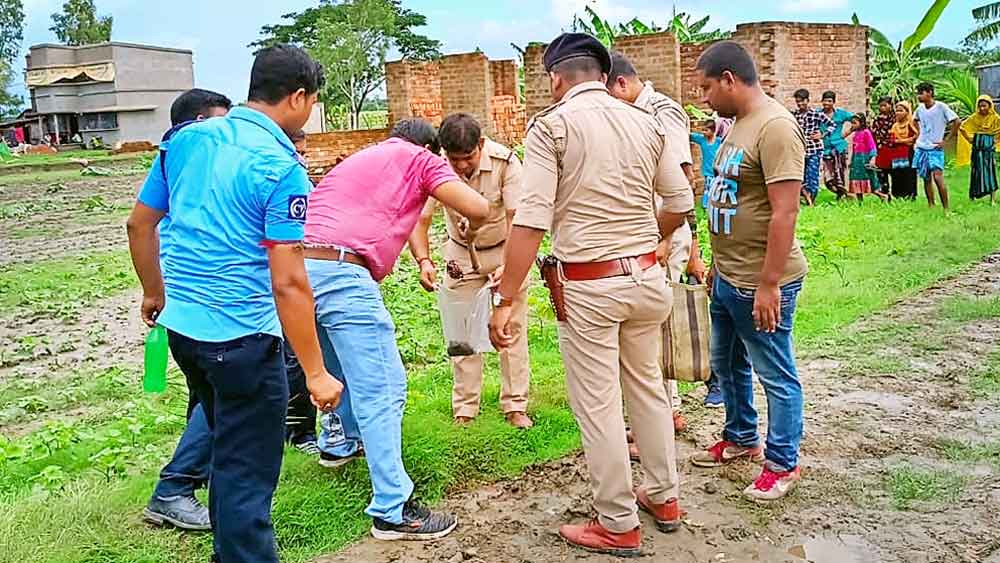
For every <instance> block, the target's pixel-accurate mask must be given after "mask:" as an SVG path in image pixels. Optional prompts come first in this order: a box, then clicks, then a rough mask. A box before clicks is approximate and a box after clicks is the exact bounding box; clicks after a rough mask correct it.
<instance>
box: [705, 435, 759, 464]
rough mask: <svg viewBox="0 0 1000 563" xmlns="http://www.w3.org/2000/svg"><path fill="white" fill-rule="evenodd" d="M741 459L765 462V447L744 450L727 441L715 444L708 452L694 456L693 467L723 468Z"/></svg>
mask: <svg viewBox="0 0 1000 563" xmlns="http://www.w3.org/2000/svg"><path fill="white" fill-rule="evenodd" d="M741 459H749V460H750V461H753V462H761V461H764V446H757V447H756V448H744V447H743V446H737V445H736V444H734V443H732V442H727V441H725V440H723V441H721V442H719V443H718V444H715V445H714V446H712V447H711V448H708V449H707V450H705V451H703V452H700V453H697V454H694V456H692V457H691V465H695V466H697V467H722V466H723V465H726V464H727V463H732V462H734V461H738V460H741Z"/></svg>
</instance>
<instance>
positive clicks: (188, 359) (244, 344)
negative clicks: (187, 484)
mask: <svg viewBox="0 0 1000 563" xmlns="http://www.w3.org/2000/svg"><path fill="white" fill-rule="evenodd" d="M169 342H170V352H171V354H172V355H173V357H174V361H176V362H177V365H178V366H180V368H181V371H182V372H184V376H185V377H186V378H187V383H188V388H189V389H191V391H193V392H194V394H195V395H196V396H197V398H198V402H199V403H200V404H201V405H202V407H203V408H204V409H205V416H206V418H207V420H208V426H209V428H210V429H211V432H212V465H211V469H210V475H211V478H210V482H209V485H208V496H209V503H208V509H209V513H210V514H211V518H212V531H213V532H214V545H215V556H216V558H217V559H218V561H220V562H221V563H242V562H246V561H254V562H260V563H277V562H278V554H277V549H276V545H275V541H274V527H273V526H272V524H271V499H272V498H273V497H274V489H275V487H277V485H278V474H279V472H280V471H281V457H282V452H283V450H284V437H285V436H284V434H285V410H286V406H287V403H288V379H287V375H286V372H285V358H284V354H283V346H282V342H281V339H280V338H277V337H275V336H271V335H268V334H253V335H249V336H245V337H243V338H238V339H236V340H231V341H228V342H202V341H198V340H193V339H191V338H188V337H186V336H183V335H181V334H178V333H175V332H173V331H171V332H169Z"/></svg>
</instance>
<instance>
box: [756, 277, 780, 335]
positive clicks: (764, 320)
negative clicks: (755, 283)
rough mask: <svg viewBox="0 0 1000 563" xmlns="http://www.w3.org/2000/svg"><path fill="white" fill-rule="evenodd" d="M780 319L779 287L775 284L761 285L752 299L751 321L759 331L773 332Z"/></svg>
mask: <svg viewBox="0 0 1000 563" xmlns="http://www.w3.org/2000/svg"><path fill="white" fill-rule="evenodd" d="M780 321H781V289H780V288H779V287H778V286H777V285H761V286H759V287H758V288H757V292H756V293H755V294H754V299H753V323H754V326H756V327H757V330H758V331H761V332H774V331H776V330H777V329H778V323H779V322H780Z"/></svg>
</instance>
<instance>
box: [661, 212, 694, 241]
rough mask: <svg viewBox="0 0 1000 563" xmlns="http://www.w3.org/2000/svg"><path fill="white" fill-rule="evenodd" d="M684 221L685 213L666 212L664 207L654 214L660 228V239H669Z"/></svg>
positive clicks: (685, 218)
mask: <svg viewBox="0 0 1000 563" xmlns="http://www.w3.org/2000/svg"><path fill="white" fill-rule="evenodd" d="M688 211H690V210H688ZM685 221H687V211H685V212H684V213H674V212H672V211H668V210H667V208H666V206H663V205H661V206H660V208H659V209H658V210H657V213H656V222H657V224H658V225H659V226H660V239H661V240H665V239H669V238H670V237H671V236H673V233H674V231H676V230H677V228H678V227H680V226H681V225H682V224H684V222H685Z"/></svg>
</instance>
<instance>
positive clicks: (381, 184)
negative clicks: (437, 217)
mask: <svg viewBox="0 0 1000 563" xmlns="http://www.w3.org/2000/svg"><path fill="white" fill-rule="evenodd" d="M451 181H458V176H456V175H455V172H454V171H453V170H452V169H451V165H449V164H448V162H447V161H445V160H444V159H443V158H441V157H440V156H437V155H435V154H433V153H431V152H430V151H428V150H427V149H425V148H424V147H420V146H417V145H414V144H413V143H410V142H408V141H405V140H403V139H397V138H393V139H389V140H386V141H383V142H381V143H379V144H377V145H375V146H373V147H369V148H367V149H365V150H363V151H360V152H357V153H355V154H353V155H351V156H349V157H348V158H347V159H346V160H344V161H343V162H341V163H340V164H338V165H337V166H335V167H334V168H333V170H331V171H330V172H329V173H327V175H326V176H325V177H324V178H323V179H322V180H320V182H319V184H318V185H317V186H316V189H314V190H313V192H312V194H310V195H309V207H308V211H307V213H306V237H305V244H306V246H337V247H342V248H347V249H350V250H353V251H354V252H356V253H357V254H359V255H360V256H363V257H364V258H365V260H367V261H368V268H369V269H370V270H371V274H372V277H373V278H374V279H375V281H382V280H383V279H384V278H385V277H386V276H387V275H389V273H390V272H392V267H393V266H394V265H395V264H396V259H397V258H399V253H400V251H402V250H403V245H404V244H406V240H407V238H409V236H410V233H411V232H413V227H414V226H416V224H417V220H418V219H419V218H420V211H421V209H423V207H424V204H425V203H426V202H427V198H428V197H430V196H431V194H432V193H434V190H435V189H436V188H437V187H438V186H440V185H441V184H444V183H446V182H451Z"/></svg>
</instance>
